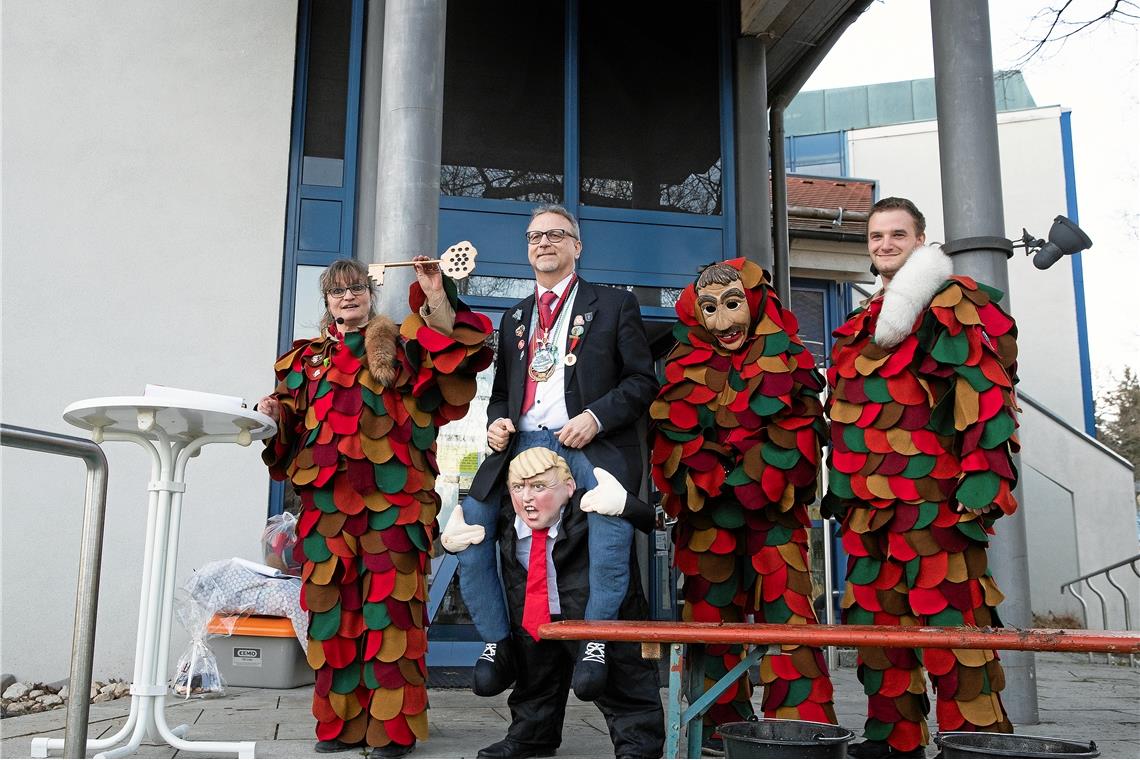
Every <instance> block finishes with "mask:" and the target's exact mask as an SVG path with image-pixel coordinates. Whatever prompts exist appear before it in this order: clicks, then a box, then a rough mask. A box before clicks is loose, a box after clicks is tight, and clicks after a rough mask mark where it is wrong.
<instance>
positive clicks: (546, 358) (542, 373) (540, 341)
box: [527, 277, 578, 383]
mask: <svg viewBox="0 0 1140 760" xmlns="http://www.w3.org/2000/svg"><path fill="white" fill-rule="evenodd" d="M577 287H578V283H577V277H575V279H574V280H573V281H571V282H570V284H569V285H568V286H567V288H566V292H565V293H563V295H562V298H560V299H558V304H557V306H556V307H555V311H554V315H553V316H554V319H553V324H551V325H543V324H542V319H541V311H540V310H539V306H538V299H537V298H536V299H535V311H534V320H535V322H536V323H537V324H538V328H539V329H537V330H534V336H535V338H534V352H533V353H532V355H531V358H530V366H529V367H527V374H528V375H530V379H531V380H534V381H535V382H536V383H544V382H546V381H547V380H549V379H550V377H551V375H553V374H554V370H555V369H557V367H558V347H557V346H555V345H554V343H553V341H552V340H551V338H552V336H555V335H558V330H559V328H560V327H561V326H562V323H563V322H564V321H565V320H566V311H565V309H563V308H562V307H563V306H565V305H566V303H567V302H569V301H570V298H571V297H572V296H573V295H574V291H575V289H576V288H577ZM540 333H541V337H540V336H539V334H540Z"/></svg>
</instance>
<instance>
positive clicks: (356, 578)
mask: <svg viewBox="0 0 1140 760" xmlns="http://www.w3.org/2000/svg"><path fill="white" fill-rule="evenodd" d="M445 288H446V290H447V294H448V298H449V300H450V302H451V304H452V307H453V308H454V309H455V312H456V314H455V326H454V328H453V329H452V331H451V333H450V335H445V334H443V333H441V332H438V331H436V330H435V329H433V328H432V327H430V326H429V325H428V324H426V323H425V321H424V320H423V319H422V318H421V316H420V311H419V310H420V307H421V306H422V305H423V304H424V293H423V290H422V289H421V288H420V286H419V284H418V283H413V285H412V287H411V293H410V299H409V300H410V303H411V306H412V314H411V315H410V316H408V317H407V318H406V319H405V320H404V322H403V324H402V325H400V326H399V328H397V327H396V325H395V324H394V323H393V322H392V321H391V320H389V319H387V318H385V317H374V318H373V319H372V320H371V321H370V322H369V323H368V324H367V325H366V327H365V328H364V331H363V333H361V332H349V333H347V334H344V335H341V334H340V333H339V332H337V331H336V327H335V325H333V326H332V327H330V330H329V332H328V333H327V334H325V335H323V336H322V337H319V338H316V339H309V340H301V341H297V342H296V343H294V344H293V348H292V349H290V350H289V352H288V353H286V354H285V355H284V356H282V357H281V358H280V359H279V360H278V361H277V364H276V371H277V377H278V380H279V383H278V385H277V388H276V390H275V391H274V395H275V396H276V398H277V399H278V400H279V401H280V403H281V407H282V411H281V425H280V430H279V433H278V435H277V437H276V439H274V440H271V441H269V442H268V447H267V450H266V452H265V454H264V459H265V461H266V463H267V464H268V465H269V466H270V471H271V473H272V475H273V476H274V477H275V478H278V479H286V480H288V481H290V482H291V483H292V485H293V486H294V487H295V488H296V489H297V490H298V492H299V493H300V497H301V505H302V508H301V515H300V519H299V521H298V529H297V532H298V541H297V553H298V555H299V558H300V559H301V560H303V562H304V570H303V576H302V577H303V581H304V586H303V590H302V598H301V603H302V606H303V607H304V608H305V609H306V610H308V611H309V613H310V625H309V644H308V660H309V664H310V665H311V666H312V667H313V668H314V670H316V672H317V676H316V686H315V688H314V695H313V714H314V716H315V717H316V718H317V738H318V739H320V740H333V739H337V740H340V741H342V742H345V743H347V744H367V745H368V746H371V747H383V746H386V745H387V744H389V743H390V742H396V743H398V744H412V743H413V742H414V740H415V739H420V740H423V739H426V738H427V735H428V720H427V702H428V700H427V687H426V685H425V677H426V674H427V670H426V667H425V664H424V653H425V651H426V649H427V620H426V619H425V616H426V611H425V607H426V602H427V589H426V586H425V581H424V578H425V573H426V572H427V563H428V561H429V559H428V558H429V553H430V551H431V548H432V542H433V540H434V538H435V535H436V532H437V523H436V515H437V514H438V512H439V496H438V495H437V494H436V493H435V491H434V487H435V478H436V475H437V474H438V473H439V468H438V466H437V465H436V460H435V439H436V433H437V432H438V429H439V427H440V426H441V425H443V424H445V423H447V422H448V421H450V420H456V419H459V418H460V417H462V416H463V415H464V414H466V412H467V405H468V403H469V402H470V401H471V399H472V398H473V397H474V395H475V374H476V373H477V372H478V371H479V370H481V369H483V368H484V367H486V366H488V364H489V363H490V361H491V350H490V349H489V348H487V347H485V346H484V340H485V338H486V337H487V335H488V334H489V333H490V331H491V324H490V322H489V320H487V318H486V317H484V316H482V315H480V314H476V313H474V312H471V311H469V310H467V309H466V308H465V307H464V306H463V305H462V304H461V303H459V302H458V300H457V299H456V297H455V290H454V287H453V286H451V284H450V281H447V284H446V285H445Z"/></svg>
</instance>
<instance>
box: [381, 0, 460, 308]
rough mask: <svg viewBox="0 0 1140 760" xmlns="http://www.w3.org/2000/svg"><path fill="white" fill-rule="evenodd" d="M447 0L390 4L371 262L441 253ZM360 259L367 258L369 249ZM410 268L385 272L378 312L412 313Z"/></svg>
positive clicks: (390, 0) (405, 0)
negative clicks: (409, 311)
mask: <svg viewBox="0 0 1140 760" xmlns="http://www.w3.org/2000/svg"><path fill="white" fill-rule="evenodd" d="M446 21H447V2H446V0H387V2H386V3H385V12H384V54H383V58H384V66H383V82H384V86H383V90H382V92H381V94H380V135H382V136H383V139H382V140H381V141H380V150H379V156H378V159H377V165H378V170H377V175H378V176H377V180H376V187H377V192H376V214H375V244H374V246H373V250H372V260H373V261H376V262H381V261H404V260H407V259H410V258H412V257H413V256H416V255H419V254H425V255H428V256H438V255H439V251H437V250H436V246H437V242H438V236H439V162H440V152H441V148H442V141H443V65H444V61H443V56H444V41H445V35H446ZM361 257H362V258H363V257H364V255H363V252H362V255H361ZM414 277H415V273H414V271H413V270H412V268H411V267H399V268H396V269H392V270H389V271H388V272H387V273H386V274H385V282H384V287H383V288H382V289H381V293H380V310H381V311H382V312H383V313H385V314H387V315H388V316H390V317H392V318H393V319H399V318H401V317H402V316H404V315H405V314H406V313H407V310H408V296H407V293H408V285H409V284H410V283H411V281H412V279H413V278H414Z"/></svg>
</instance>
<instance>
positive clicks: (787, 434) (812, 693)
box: [650, 259, 836, 749]
mask: <svg viewBox="0 0 1140 760" xmlns="http://www.w3.org/2000/svg"><path fill="white" fill-rule="evenodd" d="M677 315H678V317H679V318H680V322H679V323H678V324H677V326H676V327H675V328H674V334H675V335H676V337H677V341H678V344H677V346H676V347H675V348H674V349H673V351H672V352H671V353H670V354H669V356H668V358H667V359H666V361H665V384H664V386H663V387H662V389H661V392H660V393H659V394H658V396H657V400H656V401H655V402H654V403H653V405H652V406H651V407H650V416H651V417H652V418H653V420H654V428H655V442H654V449H653V479H654V482H655V483H656V484H657V487H658V488H659V489H660V490H661V492H662V495H663V497H664V508H665V511H666V513H668V514H669V516H670V517H673V518H675V519H676V521H677V523H676V527H675V529H674V542H675V544H676V555H675V561H676V565H677V567H678V568H679V569H680V570H681V572H682V573H683V574H684V576H685V583H684V597H685V606H684V610H683V613H682V619H683V620H685V621H696V622H714V623H715V622H743V621H745V619H746V618H748V617H752V618H753V619H754V620H755V622H758V623H791V624H799V625H807V624H810V623H815V622H817V621H816V617H815V611H814V609H813V607H812V603H811V577H810V573H809V565H808V552H807V541H808V532H807V529H808V527H809V526H810V520H809V517H808V512H807V505H808V504H810V503H811V502H812V501H813V500H814V499H815V495H816V475H817V468H818V465H819V461H820V444H821V442H822V441H823V440H824V439H825V438H826V435H827V434H826V426H825V424H824V421H823V407H822V404H821V403H820V400H819V393H820V391H821V390H822V388H823V379H822V378H821V377H820V376H819V373H817V372H816V371H815V360H814V358H813V357H812V355H811V353H810V352H809V351H808V350H807V349H806V348H805V347H804V345H803V343H802V342H801V341H800V338H799V335H798V334H797V333H798V330H799V324H798V323H797V321H796V318H795V316H794V315H793V314H792V313H791V312H790V311H788V310H787V309H785V308H783V307H782V306H781V305H780V302H779V300H778V299H777V298H776V293H775V291H774V290H773V289H772V287H771V285H770V284H769V281H768V277H767V275H766V274H765V273H764V271H763V270H762V269H761V268H760V267H759V266H757V265H756V264H753V263H752V262H749V261H746V260H745V259H733V260H731V261H725V262H722V263H718V264H713V265H710V266H708V267H706V268H705V269H704V270H702V272H701V274H700V275H699V277H698V278H697V281H696V282H695V283H693V284H691V285H689V286H688V287H687V288H685V291H684V292H683V293H682V295H681V298H680V299H679V300H678V302H677ZM705 652H706V664H705V674H706V678H705V680H706V686H707V685H711V683H714V682H715V681H716V680H718V679H719V678H720V677H721V676H723V675H724V674H725V673H726V672H728V670H729V669H730V668H732V667H733V666H734V665H735V664H737V663H738V662H740V660H741V659H742V658H743V656H744V647H743V646H740V645H736V646H728V645H710V646H707V647H706V648H705ZM760 679H761V681H762V682H763V683H764V699H763V702H762V709H763V712H764V715H765V716H766V717H772V718H790V719H796V720H809V721H818V722H827V723H835V722H836V720H835V711H834V709H833V707H832V687H831V680H830V678H829V676H828V673H827V666H826V664H825V662H824V659H823V655H822V653H821V652H820V650H819V649H817V648H814V647H805V646H786V647H783V648H782V652H781V654H779V655H767V656H765V657H764V659H763V661H762V662H761V665H760ZM751 695H752V686H751V683H750V682H749V679H748V676H747V674H745V675H744V676H742V677H741V678H740V680H739V682H738V684H737V688H736V691H735V693H732V694H731V700H730V701H728V702H720V701H719V700H718V703H717V704H714V705H713V706H712V707H711V708H710V709H709V711H708V712H707V713H706V715H705V729H704V731H705V736H704V740H705V741H704V744H705V745H706V747H708V748H710V749H716V748H718V744H719V743H720V740H719V737H717V736H715V735H714V729H715V727H716V726H717V725H718V724H721V723H727V722H731V721H739V720H744V719H748V718H751V717H753V715H754V711H753V708H752V703H751V701H750V700H751Z"/></svg>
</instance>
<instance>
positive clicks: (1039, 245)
mask: <svg viewBox="0 0 1140 760" xmlns="http://www.w3.org/2000/svg"><path fill="white" fill-rule="evenodd" d="M1014 248H1024V249H1025V255H1026V256H1028V255H1030V254H1033V266H1035V267H1037V268H1038V269H1048V268H1049V267H1051V266H1053V265H1054V264H1056V263H1057V262H1058V261H1060V260H1061V257H1062V256H1067V255H1070V254H1074V253H1077V252H1078V251H1083V250H1086V249H1088V248H1092V239H1091V238H1089V236H1088V235H1086V234H1085V232H1084V230H1082V229H1081V228H1080V227H1078V226H1077V225H1076V224H1074V223H1073V221H1072V220H1071V219H1069V218H1068V217H1064V216H1057V217H1054V219H1053V226H1052V227H1050V228H1049V239H1048V240H1042V239H1041V238H1035V237H1033V235H1031V234H1030V233H1029V231H1028V230H1026V229H1025V228H1024V227H1022V228H1021V238H1020V239H1019V240H1018V241H1017V242H1016V243H1015V242H1013V241H1012V240H1009V239H1008V238H999V237H972V238H961V239H958V240H951V241H950V242H948V243H946V244H945V245H943V246H942V251H943V252H944V253H945V254H947V255H948V256H953V255H954V254H957V253H965V252H966V251H976V250H979V249H988V250H1000V251H1004V252H1005V255H1006V258H1009V257H1012V256H1013V249H1014Z"/></svg>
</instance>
